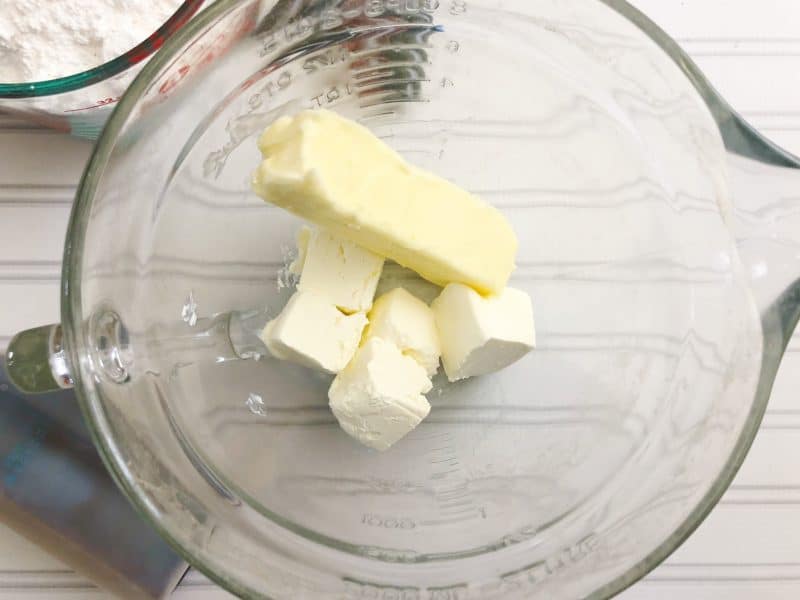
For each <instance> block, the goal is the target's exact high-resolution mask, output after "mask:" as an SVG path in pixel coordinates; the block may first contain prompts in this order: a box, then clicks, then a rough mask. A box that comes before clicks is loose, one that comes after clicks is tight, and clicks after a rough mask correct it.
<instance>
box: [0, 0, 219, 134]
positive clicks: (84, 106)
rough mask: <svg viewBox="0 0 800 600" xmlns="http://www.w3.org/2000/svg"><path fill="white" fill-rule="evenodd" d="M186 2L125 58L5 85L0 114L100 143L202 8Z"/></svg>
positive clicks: (196, 1)
mask: <svg viewBox="0 0 800 600" xmlns="http://www.w3.org/2000/svg"><path fill="white" fill-rule="evenodd" d="M203 2H204V0H185V1H184V2H183V3H182V4H181V5H180V6H179V7H178V9H177V10H176V11H175V13H174V14H173V15H172V16H171V17H170V18H169V19H168V20H167V21H166V22H165V23H164V24H163V25H162V26H161V27H159V28H158V29H157V30H156V31H155V32H154V33H153V34H152V35H151V36H150V37H148V38H147V39H146V40H144V41H143V42H142V43H141V44H138V45H137V46H136V47H134V48H131V49H130V50H129V51H128V52H126V53H125V54H123V55H122V56H118V57H117V58H115V59H113V60H111V61H109V62H107V63H104V64H101V65H98V66H96V67H94V68H91V69H88V70H87V71H83V72H81V73H74V74H69V75H66V76H64V77H59V78H57V79H50V80H46V81H35V82H34V81H26V82H24V83H2V82H0V111H4V112H8V113H10V114H13V115H16V116H19V117H21V118H24V119H27V120H29V121H33V122H35V123H39V124H41V125H44V126H46V127H50V128H53V129H57V130H59V131H63V132H65V133H71V134H73V135H75V136H78V137H85V138H89V139H96V138H97V136H98V135H99V134H100V131H101V129H102V128H103V125H104V124H105V122H106V120H107V119H108V117H109V115H110V114H111V111H112V110H113V108H114V105H115V104H116V103H117V102H118V101H119V97H120V95H121V93H122V91H124V89H125V87H127V85H128V84H129V83H130V82H131V81H132V80H133V78H134V77H135V76H136V74H137V73H138V72H139V70H140V69H141V67H142V66H143V65H144V61H146V60H147V59H148V58H149V57H150V56H151V55H152V54H153V53H154V52H155V51H156V50H158V49H159V48H160V47H161V46H162V44H163V43H164V40H166V39H167V37H169V36H170V35H172V34H173V33H175V32H176V31H177V30H178V29H179V28H180V27H182V26H183V25H184V24H186V22H187V21H188V20H189V19H190V18H191V17H192V16H193V15H194V14H195V13H197V11H198V10H200V7H201V6H202V5H203Z"/></svg>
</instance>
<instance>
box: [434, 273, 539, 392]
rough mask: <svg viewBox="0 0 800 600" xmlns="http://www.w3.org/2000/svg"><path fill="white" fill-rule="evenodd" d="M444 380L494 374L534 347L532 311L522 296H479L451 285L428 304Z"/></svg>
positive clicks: (508, 292)
mask: <svg viewBox="0 0 800 600" xmlns="http://www.w3.org/2000/svg"><path fill="white" fill-rule="evenodd" d="M431 308H432V309H433V313H434V316H435V318H436V327H437V329H438V331H439V341H440V343H441V346H442V363H443V364H444V370H445V372H446V373H447V378H448V379H449V380H450V381H458V380H461V379H466V378H467V377H474V376H476V375H485V374H487V373H492V372H494V371H499V370H500V369H503V368H505V367H507V366H509V365H511V364H513V363H515V362H516V361H518V360H519V359H520V358H522V357H523V356H525V355H526V354H527V353H528V352H530V351H531V350H532V349H533V348H534V346H535V345H536V338H535V332H534V324H533V308H532V306H531V299H530V296H528V294H526V293H525V292H523V291H521V290H517V289H514V288H508V287H507V288H505V289H504V290H503V291H502V292H501V293H500V294H498V295H494V296H481V295H480V294H478V293H477V292H476V291H475V290H473V289H472V288H470V287H468V286H466V285H463V284H460V283H453V284H450V285H448V286H447V287H445V289H444V291H442V293H441V295H440V296H439V297H438V298H437V299H436V300H434V301H433V304H432V305H431Z"/></svg>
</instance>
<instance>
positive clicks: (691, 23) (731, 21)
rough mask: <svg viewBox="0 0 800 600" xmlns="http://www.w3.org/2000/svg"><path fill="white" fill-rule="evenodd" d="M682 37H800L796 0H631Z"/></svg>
mask: <svg viewBox="0 0 800 600" xmlns="http://www.w3.org/2000/svg"><path fill="white" fill-rule="evenodd" d="M629 1H630V2H631V4H633V5H634V6H636V7H637V8H638V9H639V10H641V11H642V12H644V13H645V14H646V15H647V16H649V17H650V18H651V19H653V20H654V21H655V22H656V23H658V25H659V26H660V27H662V28H663V29H664V30H665V31H667V33H669V34H670V35H672V36H673V37H677V38H678V39H679V40H683V41H685V40H692V39H709V38H711V39H724V40H734V41H742V40H751V39H759V40H763V39H766V40H775V39H779V40H780V39H787V38H788V39H797V38H798V37H800V31H798V28H797V24H798V23H800V3H798V2H796V0H758V2H752V1H751V0H688V1H687V0H682V1H681V2H676V1H671V2H670V1H665V0H629Z"/></svg>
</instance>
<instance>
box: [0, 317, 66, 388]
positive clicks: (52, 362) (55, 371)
mask: <svg viewBox="0 0 800 600" xmlns="http://www.w3.org/2000/svg"><path fill="white" fill-rule="evenodd" d="M63 339H64V337H63V335H62V329H61V325H45V326H43V327H36V328H35V329H28V330H26V331H22V332H20V333H18V334H17V335H15V336H14V337H13V338H12V340H11V342H10V343H9V345H8V350H7V352H6V361H7V362H6V367H7V370H8V377H9V379H10V380H11V382H12V383H13V384H14V385H15V386H17V387H18V388H19V389H20V391H22V392H25V393H27V394H39V393H44V392H52V391H55V390H59V389H69V388H71V387H72V386H73V380H72V376H71V375H70V372H69V368H68V367H67V360H66V356H65V352H64V347H63Z"/></svg>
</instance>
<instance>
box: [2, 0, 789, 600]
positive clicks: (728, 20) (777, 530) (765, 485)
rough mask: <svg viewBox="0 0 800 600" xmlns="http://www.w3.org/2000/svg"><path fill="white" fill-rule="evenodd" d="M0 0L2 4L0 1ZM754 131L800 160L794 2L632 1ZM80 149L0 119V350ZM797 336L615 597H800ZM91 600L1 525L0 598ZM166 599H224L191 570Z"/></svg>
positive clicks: (47, 317)
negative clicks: (728, 462) (685, 522)
mask: <svg viewBox="0 0 800 600" xmlns="http://www.w3.org/2000/svg"><path fill="white" fill-rule="evenodd" d="M1 2H2V0H0V3H1ZM633 3H634V4H635V5H636V6H638V7H639V8H640V9H642V10H643V11H644V12H645V13H647V14H649V15H650V16H651V17H652V18H653V19H654V20H655V21H656V22H658V23H659V24H660V25H661V26H662V27H663V28H664V29H665V30H666V31H667V32H669V33H670V34H671V35H672V36H673V37H675V38H676V39H677V40H678V41H679V42H680V43H681V44H682V45H683V47H684V48H685V49H686V50H687V51H688V52H689V53H690V54H691V55H692V56H693V57H694V58H695V60H696V61H697V63H698V64H699V65H700V67H701V68H702V69H703V70H704V71H705V72H706V74H707V75H708V76H709V77H710V78H711V80H712V82H713V83H714V84H715V85H716V87H717V88H718V89H719V90H720V91H721V92H722V94H723V95H724V96H725V97H726V98H728V100H729V101H730V102H731V103H732V104H733V105H734V106H735V107H736V108H737V109H739V110H740V111H741V112H742V113H743V114H744V115H745V116H746V117H747V118H748V119H749V120H750V121H751V122H752V123H753V124H754V125H755V126H756V127H758V128H760V129H761V130H763V131H764V132H766V133H767V135H768V136H769V137H771V138H772V139H773V140H775V141H776V142H777V143H779V144H781V145H783V146H784V147H786V148H787V149H789V150H791V151H793V152H794V153H796V154H800V2H798V0H758V1H755V0H634V2H633ZM88 152H89V145H88V144H87V143H84V142H80V141H77V140H74V139H70V138H67V137H64V136H62V135H59V134H56V133H51V132H49V131H45V130H42V129H34V128H30V127H28V126H27V125H24V124H22V123H19V122H17V121H13V120H11V119H8V118H4V117H2V116H0V298H2V310H0V347H4V346H5V344H6V342H7V341H8V337H9V336H10V335H11V334H13V333H14V332H15V331H17V330H19V329H21V328H24V327H27V326H31V325H38V324H41V323H46V322H50V321H54V320H56V319H57V318H58V273H59V269H60V259H61V248H62V239H63V233H64V230H65V226H66V220H67V216H68V213H69V208H70V203H71V198H72V194H73V192H74V189H75V185H76V183H77V181H78V178H79V176H80V173H81V169H82V167H83V164H84V162H85V160H86V157H87V155H88ZM798 389H800V335H796V336H795V338H794V339H793V341H792V344H791V346H790V350H789V353H788V354H787V356H786V359H785V361H784V364H783V366H782V367H781V371H780V373H779V375H778V380H777V383H776V385H775V391H774V394H773V399H772V402H771V404H770V408H769V412H768V414H767V417H766V419H765V421H764V425H763V427H762V429H761V431H760V433H759V435H758V438H757V440H756V442H755V445H754V446H753V449H752V451H751V453H750V456H749V457H748V459H747V461H746V463H745V465H744V467H743V468H742V470H741V472H740V473H739V475H738V477H737V478H736V481H735V482H734V484H733V486H732V487H731V489H730V490H729V491H728V493H727V494H726V495H725V497H724V498H723V500H722V502H721V503H720V505H719V506H718V507H717V508H716V509H715V510H714V511H713V513H712V514H711V515H710V517H709V518H708V519H707V520H706V521H705V522H704V523H703V524H702V525H701V526H700V528H699V529H698V530H697V531H696V532H695V534H694V535H693V536H692V537H691V538H690V539H689V540H688V542H687V543H686V544H684V545H683V547H681V548H680V549H679V550H678V551H677V552H675V554H673V555H672V556H671V557H670V558H669V560H668V561H667V562H666V563H665V564H664V565H662V566H661V567H659V568H658V569H656V570H655V571H654V572H653V573H652V574H651V575H650V576H649V577H647V578H646V579H645V580H644V581H642V582H640V583H639V584H637V585H635V586H634V587H633V588H631V589H629V590H628V591H626V592H624V593H623V594H622V595H621V596H620V598H623V599H624V600H672V599H673V598H681V599H682V600H717V599H719V600H723V599H724V600H751V599H753V598H759V599H761V600H789V599H796V598H800V469H798V465H800V459H798V456H800V391H798ZM18 598H25V599H26V600H83V599H89V600H101V599H109V598H111V596H109V595H108V594H106V593H105V592H102V591H100V590H97V589H96V588H94V587H93V586H92V585H91V584H90V583H88V582H87V581H86V580H85V579H84V578H83V577H81V576H80V575H76V574H74V573H72V572H71V571H69V570H68V569H67V568H66V567H64V566H63V565H61V564H59V563H58V562H57V561H56V560H54V559H53V558H51V557H49V556H48V555H47V554H45V553H44V552H43V551H41V550H39V549H38V548H36V547H35V546H34V545H33V544H31V543H29V542H27V541H26V540H23V539H21V538H20V537H18V536H17V535H16V534H14V533H13V532H11V531H9V530H7V529H6V528H4V527H2V526H0V600H12V599H14V600H16V599H18ZM175 598H177V599H179V600H220V599H224V598H230V596H229V595H228V594H226V593H225V592H223V591H221V590H219V589H218V588H216V587H215V586H214V585H213V584H211V583H209V582H208V581H207V580H206V579H204V578H203V577H202V576H200V575H198V574H196V573H191V574H190V575H189V576H188V577H187V578H186V580H185V581H184V583H183V584H182V585H181V587H180V589H179V590H178V591H177V592H176V594H175Z"/></svg>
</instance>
